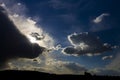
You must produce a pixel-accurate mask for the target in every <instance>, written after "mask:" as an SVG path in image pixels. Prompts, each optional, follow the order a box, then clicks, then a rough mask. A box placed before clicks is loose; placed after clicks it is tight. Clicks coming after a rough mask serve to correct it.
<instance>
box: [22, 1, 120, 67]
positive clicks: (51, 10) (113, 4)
mask: <svg viewBox="0 0 120 80" xmlns="http://www.w3.org/2000/svg"><path fill="white" fill-rule="evenodd" d="M20 1H21V2H22V3H23V4H25V5H26V7H27V8H28V12H27V14H29V16H38V17H40V18H41V21H40V22H38V24H40V25H41V26H42V28H43V29H44V30H45V31H47V32H48V33H50V35H52V36H53V37H54V38H55V39H56V40H58V43H60V44H62V46H66V45H68V44H69V42H68V41H67V36H68V35H69V34H71V33H73V32H77V33H80V32H86V31H88V32H94V33H95V35H98V36H100V38H101V39H102V41H103V42H107V43H110V44H112V45H118V44H120V37H119V31H120V24H119V21H120V15H119V14H120V9H119V7H120V5H119V4H120V1H119V0H69V1H68V0H20ZM103 13H108V14H109V16H107V17H105V18H104V19H103V20H102V22H101V23H99V24H95V23H93V20H94V19H95V18H96V17H98V16H100V15H101V14H103ZM92 26H96V27H101V26H102V27H103V28H102V30H98V31H91V30H90V29H91V27H92ZM110 54H113V53H110ZM102 56H103V55H102ZM70 58H71V57H70ZM72 58H73V59H72V60H74V59H75V60H76V61H79V60H82V61H83V62H85V63H86V64H87V63H90V62H92V61H94V60H97V62H95V64H97V65H98V64H99V63H100V62H101V64H102V63H103V64H106V63H105V62H102V61H101V56H98V57H94V58H88V57H83V58H81V59H79V58H74V57H72ZM69 60H70V59H69ZM89 61H90V62H89ZM106 62H107V61H106ZM101 64H100V65H101ZM89 65H90V64H89ZM92 65H93V64H92Z"/></svg>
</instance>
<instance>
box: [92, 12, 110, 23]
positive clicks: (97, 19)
mask: <svg viewBox="0 0 120 80" xmlns="http://www.w3.org/2000/svg"><path fill="white" fill-rule="evenodd" d="M106 16H110V14H108V13H103V14H101V15H100V16H98V17H96V18H95V19H94V20H93V22H94V23H96V24H97V23H100V22H101V21H102V20H103V19H104V18H105V17H106Z"/></svg>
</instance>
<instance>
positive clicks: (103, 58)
mask: <svg viewBox="0 0 120 80" xmlns="http://www.w3.org/2000/svg"><path fill="white" fill-rule="evenodd" d="M112 58H113V56H112V55H110V56H103V57H102V60H107V59H112Z"/></svg>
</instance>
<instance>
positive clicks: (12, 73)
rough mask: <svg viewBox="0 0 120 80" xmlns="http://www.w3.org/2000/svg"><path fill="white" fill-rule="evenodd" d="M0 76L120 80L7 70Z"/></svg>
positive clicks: (112, 77)
mask: <svg viewBox="0 0 120 80" xmlns="http://www.w3.org/2000/svg"><path fill="white" fill-rule="evenodd" d="M0 76H1V77H4V78H9V79H13V78H15V79H20V80H21V79H26V78H27V79H31V78H32V79H34V80H36V79H35V78H37V79H38V80H41V79H42V80H43V79H55V80H58V79H60V80H66V79H68V78H69V79H73V80H79V79H82V80H84V79H91V80H102V79H105V80H106V79H107V80H111V79H112V80H116V79H118V80H120V76H98V75H91V74H90V73H87V72H85V74H84V75H64V74H63V75H57V74H50V73H44V72H38V71H21V70H20V71H19V70H5V71H0Z"/></svg>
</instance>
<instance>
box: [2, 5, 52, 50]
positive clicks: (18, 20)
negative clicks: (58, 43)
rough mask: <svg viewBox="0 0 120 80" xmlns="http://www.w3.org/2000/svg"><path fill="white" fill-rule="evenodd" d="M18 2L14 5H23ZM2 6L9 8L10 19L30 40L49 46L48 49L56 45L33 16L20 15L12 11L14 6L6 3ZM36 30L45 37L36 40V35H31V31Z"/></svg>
mask: <svg viewBox="0 0 120 80" xmlns="http://www.w3.org/2000/svg"><path fill="white" fill-rule="evenodd" d="M18 4H20V5H18ZM18 4H14V6H16V7H18V8H19V6H22V4H21V3H18ZM1 6H3V7H4V8H5V9H6V10H7V12H8V15H9V17H10V19H11V20H12V21H13V22H14V24H15V25H16V26H17V28H18V29H19V30H20V32H21V33H22V34H24V35H25V36H26V37H27V38H28V39H29V40H30V42H32V43H37V44H39V45H40V46H42V47H45V48H48V49H51V48H53V47H54V40H53V38H52V37H51V36H50V35H49V34H48V33H47V32H45V31H43V29H42V28H41V26H40V25H37V24H36V23H37V21H34V20H33V19H32V18H31V17H27V16H26V15H24V14H22V15H19V14H17V13H14V12H11V10H13V9H11V8H13V7H9V8H8V7H7V6H6V5H5V4H4V3H2V4H1ZM15 12H16V11H15ZM18 13H19V12H18ZM34 32H35V33H38V34H40V35H42V34H43V35H44V36H45V38H44V39H42V40H36V39H35V38H34V37H32V36H31V35H30V34H31V33H34Z"/></svg>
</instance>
